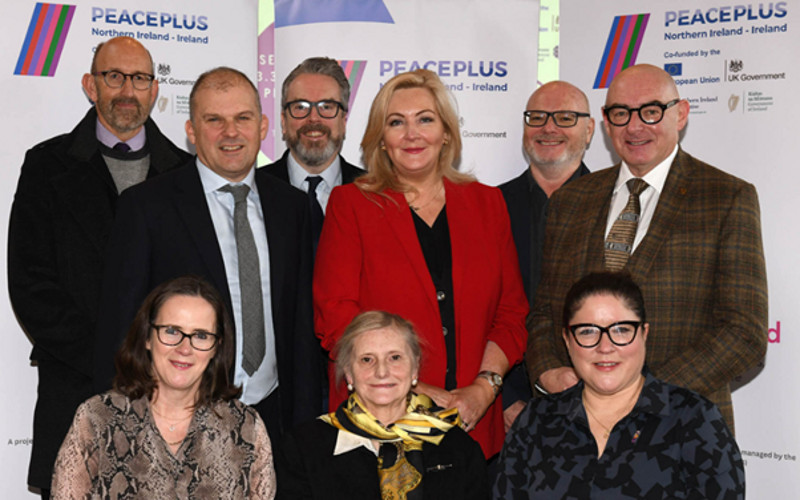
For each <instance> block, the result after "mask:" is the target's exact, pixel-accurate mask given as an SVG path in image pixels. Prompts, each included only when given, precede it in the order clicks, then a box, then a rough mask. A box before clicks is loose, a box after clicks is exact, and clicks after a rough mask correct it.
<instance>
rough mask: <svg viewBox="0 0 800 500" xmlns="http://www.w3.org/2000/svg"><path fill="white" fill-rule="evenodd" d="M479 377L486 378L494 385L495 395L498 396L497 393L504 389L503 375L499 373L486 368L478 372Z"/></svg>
mask: <svg viewBox="0 0 800 500" xmlns="http://www.w3.org/2000/svg"><path fill="white" fill-rule="evenodd" d="M478 377H480V378H485V379H486V380H487V381H488V382H489V385H490V386H492V390H493V391H494V395H495V396H497V394H498V393H499V392H500V391H501V390H502V389H503V376H502V375H500V374H499V373H495V372H492V371H489V370H484V371H482V372H480V373H478Z"/></svg>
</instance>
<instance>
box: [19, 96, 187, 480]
mask: <svg viewBox="0 0 800 500" xmlns="http://www.w3.org/2000/svg"><path fill="white" fill-rule="evenodd" d="M96 124H97V112H96V111H95V108H94V107H92V108H90V109H89V111H88V112H87V113H86V116H84V118H83V119H82V120H81V121H80V123H78V125H77V126H76V127H75V129H74V130H72V131H71V132H70V133H68V134H63V135H60V136H57V137H54V138H52V139H49V140H47V141H45V142H42V143H41V144H38V145H36V146H34V147H33V148H31V149H30V150H29V151H28V152H27V153H26V155H25V162H24V163H23V165H22V170H21V172H20V177H19V184H18V185H17V192H16V195H15V196H14V203H13V205H12V207H11V219H10V221H9V227H8V291H9V295H10V297H11V304H12V305H13V307H14V312H15V313H16V315H17V319H18V320H19V322H20V325H21V326H22V328H23V329H24V330H25V332H26V333H27V334H28V336H29V337H30V338H31V340H32V341H33V351H32V352H31V360H33V361H35V362H36V364H37V365H38V372H39V392H38V396H39V397H38V401H37V405H36V411H35V417H34V424H33V435H34V445H33V452H32V458H31V469H30V476H29V478H28V482H29V484H30V485H32V486H37V487H42V488H49V487H50V476H51V475H52V467H53V464H54V463H55V459H56V454H57V453H58V448H59V447H60V446H61V441H63V439H64V436H65V435H66V433H67V430H68V429H69V426H70V425H71V424H72V417H73V416H74V415H75V410H76V409H77V408H78V405H79V404H80V403H82V402H83V401H84V400H85V399H87V398H88V397H89V396H91V395H92V383H91V379H90V377H91V375H92V350H91V345H92V342H93V336H94V332H95V321H96V319H97V311H98V303H99V298H100V283H101V277H102V272H103V259H104V256H105V251H106V244H107V242H108V237H109V234H110V233H111V226H112V223H113V221H114V212H115V209H116V204H117V188H116V186H115V185H114V180H113V179H112V178H111V174H110V173H109V171H108V167H107V166H106V164H105V161H104V160H103V156H102V154H101V152H100V149H99V143H98V141H97V135H96V126H97V125H96ZM144 127H145V134H146V136H147V148H148V149H149V151H150V170H149V171H148V173H147V175H148V177H153V176H156V175H158V174H160V173H162V172H166V171H168V170H172V169H174V168H176V167H178V166H179V165H181V164H183V163H184V162H186V161H187V160H188V159H189V158H191V156H190V155H189V154H188V153H186V152H185V151H183V150H181V149H179V148H178V147H177V146H175V145H174V144H173V143H172V142H170V140H169V139H167V138H166V137H165V136H164V135H163V134H162V133H161V131H160V130H159V129H158V127H157V126H156V124H155V123H154V122H153V121H152V120H150V119H148V120H147V121H146V122H145V124H144Z"/></svg>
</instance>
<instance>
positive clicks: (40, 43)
mask: <svg viewBox="0 0 800 500" xmlns="http://www.w3.org/2000/svg"><path fill="white" fill-rule="evenodd" d="M74 14H75V6H74V5H62V4H56V3H37V4H36V7H34V9H33V16H31V24H30V25H29V26H28V32H27V33H26V34H25V42H23V44H22V50H20V51H19V59H18V60H17V66H16V67H15V68H14V74H15V75H31V76H53V75H55V74H56V67H58V60H59V59H60V58H61V51H62V50H63V49H64V42H65V41H66V39H67V33H68V32H69V25H70V23H71V22H72V16H73V15H74Z"/></svg>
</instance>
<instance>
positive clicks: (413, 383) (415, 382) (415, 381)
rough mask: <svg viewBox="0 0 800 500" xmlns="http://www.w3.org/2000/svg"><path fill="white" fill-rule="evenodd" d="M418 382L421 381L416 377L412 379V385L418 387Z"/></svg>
mask: <svg viewBox="0 0 800 500" xmlns="http://www.w3.org/2000/svg"><path fill="white" fill-rule="evenodd" d="M418 383H419V382H418V381H417V379H415V378H413V379H411V387H416V386H417V384H418Z"/></svg>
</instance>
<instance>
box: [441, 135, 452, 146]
mask: <svg viewBox="0 0 800 500" xmlns="http://www.w3.org/2000/svg"><path fill="white" fill-rule="evenodd" d="M448 142H450V141H448V140H447V137H445V138H444V142H442V146H447V143H448Z"/></svg>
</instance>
